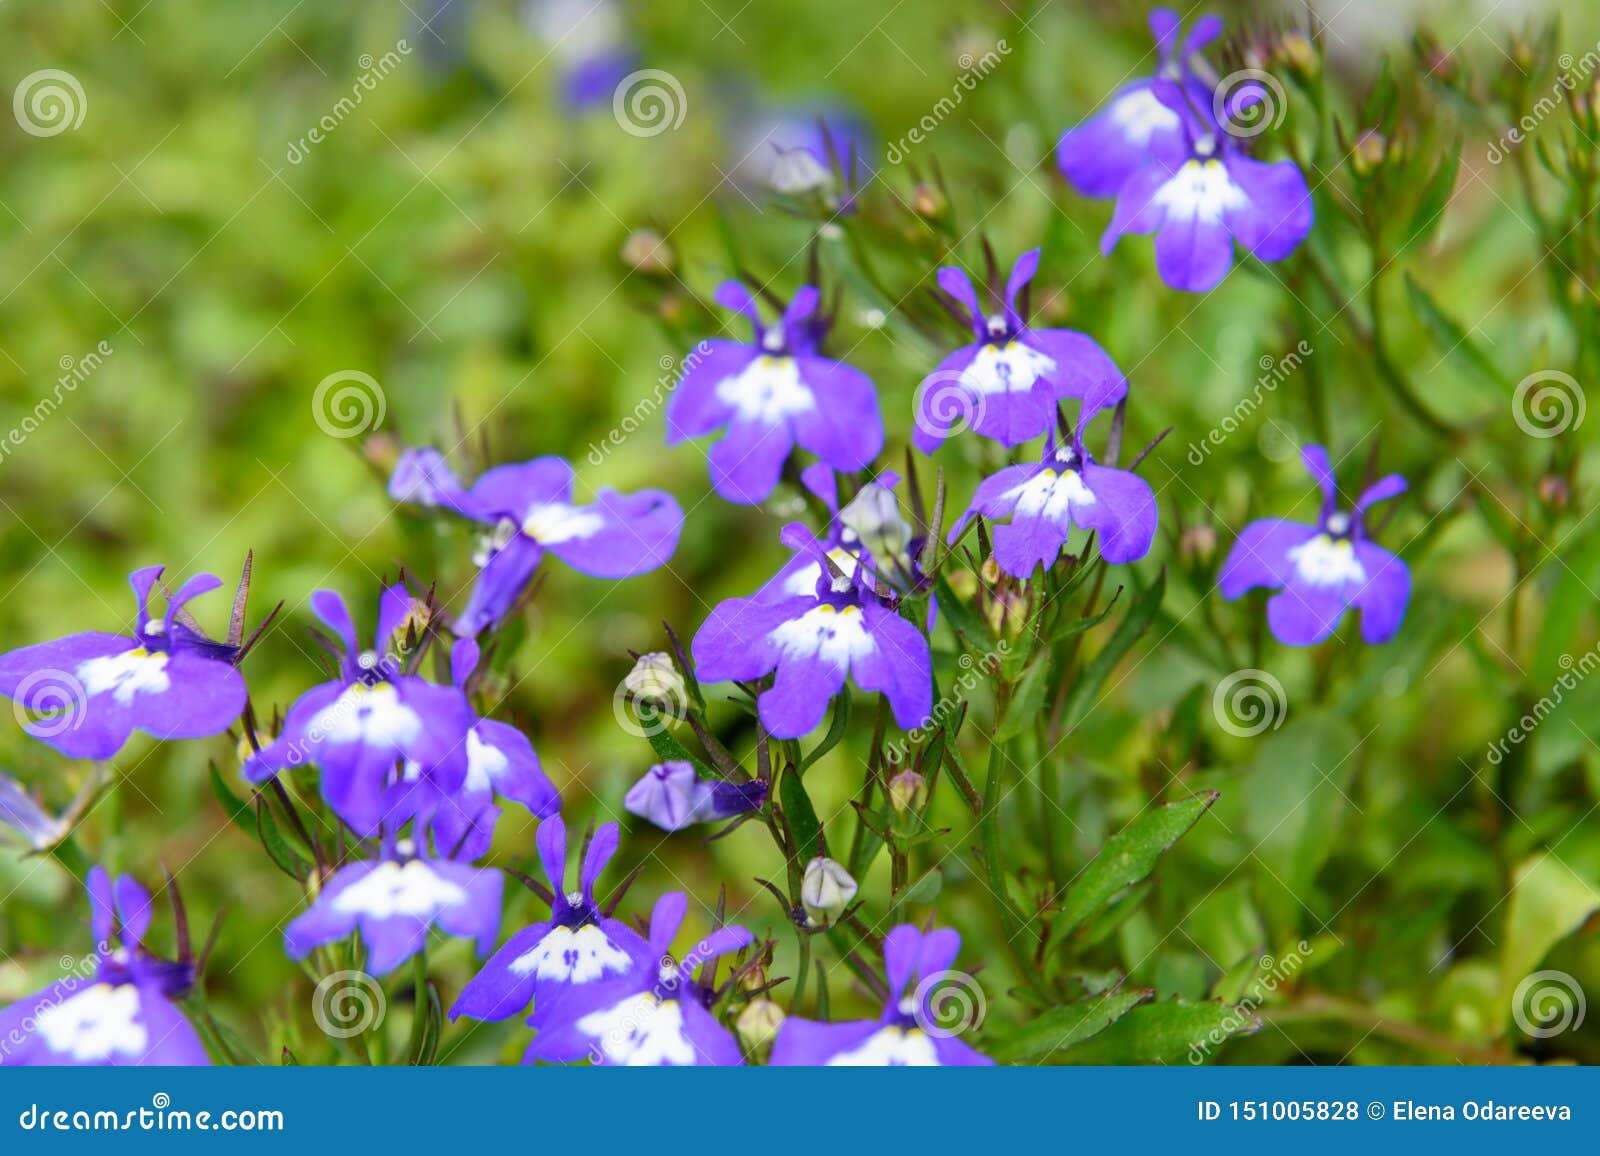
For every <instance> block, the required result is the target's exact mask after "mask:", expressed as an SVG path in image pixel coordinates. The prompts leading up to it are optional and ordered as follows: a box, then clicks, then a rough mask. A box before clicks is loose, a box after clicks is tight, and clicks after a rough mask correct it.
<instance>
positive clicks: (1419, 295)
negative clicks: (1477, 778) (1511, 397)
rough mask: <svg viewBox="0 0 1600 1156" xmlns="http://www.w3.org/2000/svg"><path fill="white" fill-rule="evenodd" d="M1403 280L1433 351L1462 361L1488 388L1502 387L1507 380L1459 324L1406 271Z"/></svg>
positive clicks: (1492, 360)
mask: <svg viewBox="0 0 1600 1156" xmlns="http://www.w3.org/2000/svg"><path fill="white" fill-rule="evenodd" d="M1405 281H1406V294H1407V296H1409V297H1410V298H1411V307H1412V308H1413V309H1415V310H1416V312H1417V320H1418V321H1420V322H1422V327H1423V329H1425V330H1426V331H1427V334H1428V337H1429V339H1430V340H1431V341H1432V342H1433V344H1434V348H1436V349H1437V350H1438V351H1439V352H1440V354H1442V355H1443V356H1445V357H1453V358H1458V359H1460V360H1461V361H1463V362H1465V363H1466V364H1467V365H1468V366H1470V367H1471V368H1472V369H1474V370H1476V371H1477V372H1478V374H1479V376H1481V377H1482V378H1483V380H1484V381H1485V382H1486V383H1488V384H1489V385H1492V386H1495V387H1497V388H1500V387H1503V386H1504V385H1505V383H1506V379H1505V377H1504V375H1503V374H1501V372H1500V371H1499V369H1498V368H1497V367H1496V366H1495V363H1494V359H1493V358H1491V357H1490V356H1489V354H1488V353H1487V352H1485V351H1484V348H1483V346H1482V345H1480V344H1479V343H1478V341H1477V340H1476V339H1475V338H1474V337H1473V336H1472V335H1471V334H1470V333H1468V332H1467V331H1466V329H1465V328H1463V327H1462V325H1461V323H1460V322H1459V321H1457V320H1456V319H1455V318H1454V317H1451V316H1450V315H1449V314H1448V313H1446V312H1445V311H1444V308H1443V307H1442V306H1441V305H1440V304H1439V303H1438V302H1437V301H1435V300H1434V299H1433V296H1432V295H1431V294H1430V293H1429V292H1428V291H1427V290H1426V289H1424V288H1423V287H1422V286H1421V285H1420V284H1419V283H1418V282H1417V279H1416V278H1415V277H1413V276H1412V275H1411V273H1410V272H1409V271H1407V273H1406V275H1405Z"/></svg>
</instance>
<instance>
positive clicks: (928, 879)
mask: <svg viewBox="0 0 1600 1156" xmlns="http://www.w3.org/2000/svg"><path fill="white" fill-rule="evenodd" d="M943 889H944V872H942V871H940V870H939V868H937V867H933V868H930V869H929V871H928V873H927V874H926V875H924V876H922V877H921V878H919V879H917V880H916V881H915V882H913V883H912V884H911V885H910V886H909V887H907V888H906V889H905V890H904V891H902V892H900V894H899V895H898V896H896V897H895V901H894V903H893V905H891V907H890V908H889V910H890V912H891V914H894V915H901V914H903V910H902V909H903V908H904V907H905V906H906V905H907V904H911V903H932V902H933V901H934V900H935V899H937V898H938V897H939V892H940V891H941V890H943Z"/></svg>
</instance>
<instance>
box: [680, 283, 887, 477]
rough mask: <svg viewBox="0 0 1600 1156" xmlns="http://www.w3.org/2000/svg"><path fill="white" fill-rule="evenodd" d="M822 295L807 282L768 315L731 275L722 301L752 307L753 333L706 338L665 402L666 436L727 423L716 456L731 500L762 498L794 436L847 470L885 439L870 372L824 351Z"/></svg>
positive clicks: (717, 472)
mask: <svg viewBox="0 0 1600 1156" xmlns="http://www.w3.org/2000/svg"><path fill="white" fill-rule="evenodd" d="M818 301H819V295H818V293H817V291H816V289H814V288H813V287H811V286H810V285H807V286H805V287H804V288H803V289H801V290H800V292H798V293H796V294H795V297H794V300H793V301H792V302H790V304H789V307H788V309H787V310H785V311H784V314H783V317H782V319H781V320H780V321H778V322H777V323H775V324H772V325H765V324H763V323H762V321H761V315H760V313H759V312H758V311H757V309H756V303H755V301H753V300H752V299H751V297H750V293H749V291H748V290H747V289H745V287H744V286H743V285H742V284H740V283H739V282H738V281H725V282H723V283H722V285H720V286H719V287H718V288H717V303H718V304H720V305H721V306H722V307H723V308H725V309H731V310H734V311H736V312H738V313H743V314H744V315H745V316H746V317H748V318H749V319H750V323H751V325H753V326H754V327H755V337H754V340H753V341H751V342H750V343H748V344H746V343H744V342H739V341H729V340H725V339H720V338H719V339H716V340H711V341H706V342H704V343H702V344H701V345H700V347H699V348H697V349H696V350H695V351H694V352H693V353H691V354H690V355H689V357H688V358H686V359H685V368H684V372H683V375H682V377H681V378H680V379H679V381H678V384H677V387H676V388H675V389H674V391H673V394H672V400H671V401H669V402H668V403H667V444H668V445H675V444H676V443H678V442H681V441H685V440H687V439H689V438H697V437H703V436H705V435H706V434H709V433H713V432H715V431H716V430H719V429H726V430H727V432H726V434H724V435H723V438H722V440H721V441H719V442H718V443H717V444H716V445H714V446H713V447H712V448H711V453H710V455H709V459H710V463H711V484H712V486H713V487H715V489H716V491H717V493H719V494H721V495H722V496H723V497H724V498H727V499H728V500H729V501H730V502H742V503H746V504H752V503H755V502H760V501H764V500H765V499H766V497H767V496H768V495H769V494H771V493H772V490H773V487H774V486H776V485H777V484H778V475H779V474H780V473H782V471H783V463H784V462H785V461H787V460H788V458H789V454H790V452H791V451H792V450H793V449H794V447H795V445H796V444H798V445H799V446H800V447H801V448H802V449H806V450H809V451H810V452H812V453H814V454H816V455H817V457H819V458H821V459H822V460H823V461H824V462H826V463H827V464H828V465H830V466H832V467H833V468H834V469H836V470H842V471H844V472H845V473H853V472H854V471H856V470H860V469H864V468H865V467H866V466H867V465H868V464H870V463H871V461H872V459H873V458H875V457H877V456H878V451H879V450H881V449H882V448H883V421H882V419H881V418H880V417H879V415H878V397H877V393H876V392H875V391H874V390H873V388H872V382H871V381H870V380H868V378H867V375H866V374H864V373H862V372H861V371H860V370H859V369H855V368H852V367H851V366H848V365H846V364H844V363H843V362H841V361H832V360H830V359H828V358H826V357H823V356H821V354H820V353H819V352H818V346H819V345H820V343H821V340H822V337H823V334H824V333H825V332H826V329H827V322H826V321H825V320H824V319H822V318H821V317H819V316H818V315H817V305H818Z"/></svg>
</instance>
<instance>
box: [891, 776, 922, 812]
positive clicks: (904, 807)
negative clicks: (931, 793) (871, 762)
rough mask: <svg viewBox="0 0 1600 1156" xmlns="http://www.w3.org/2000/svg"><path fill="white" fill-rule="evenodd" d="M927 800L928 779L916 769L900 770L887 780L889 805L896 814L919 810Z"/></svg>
mask: <svg viewBox="0 0 1600 1156" xmlns="http://www.w3.org/2000/svg"><path fill="white" fill-rule="evenodd" d="M927 801H928V780H927V779H924V778H923V777H922V776H921V775H919V774H917V772H916V771H901V772H900V773H899V774H898V775H896V776H895V777H894V778H892V779H890V780H889V806H890V807H892V808H894V813H895V814H897V815H905V814H908V813H910V812H914V811H920V810H922V808H923V805H924V804H926V803H927Z"/></svg>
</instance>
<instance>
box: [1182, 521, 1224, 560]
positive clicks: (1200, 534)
mask: <svg viewBox="0 0 1600 1156" xmlns="http://www.w3.org/2000/svg"><path fill="white" fill-rule="evenodd" d="M1216 552H1217V532H1216V530H1214V529H1213V528H1212V527H1210V526H1190V527H1189V528H1188V529H1187V530H1185V531H1184V532H1183V534H1182V535H1181V536H1180V537H1179V538H1178V557H1180V558H1182V559H1183V560H1184V561H1185V562H1198V563H1200V564H1201V565H1202V566H1203V565H1205V564H1206V563H1207V562H1209V561H1211V557H1212V555H1214V554H1215V553H1216Z"/></svg>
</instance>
